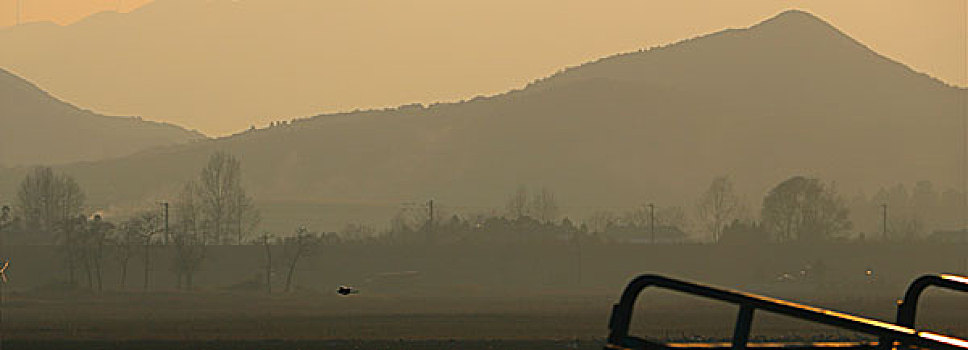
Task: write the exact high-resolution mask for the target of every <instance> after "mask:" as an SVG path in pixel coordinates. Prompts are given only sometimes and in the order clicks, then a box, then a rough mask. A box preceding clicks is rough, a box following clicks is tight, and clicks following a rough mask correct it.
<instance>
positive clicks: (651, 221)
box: [649, 203, 655, 244]
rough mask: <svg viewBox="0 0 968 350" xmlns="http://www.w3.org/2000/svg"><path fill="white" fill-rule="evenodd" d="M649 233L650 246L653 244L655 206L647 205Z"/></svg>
mask: <svg viewBox="0 0 968 350" xmlns="http://www.w3.org/2000/svg"><path fill="white" fill-rule="evenodd" d="M649 231H651V232H652V244H655V204H652V203H649Z"/></svg>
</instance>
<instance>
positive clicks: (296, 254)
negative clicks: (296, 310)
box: [282, 227, 321, 293]
mask: <svg viewBox="0 0 968 350" xmlns="http://www.w3.org/2000/svg"><path fill="white" fill-rule="evenodd" d="M320 243H321V239H320V236H319V235H316V234H313V233H312V232H309V230H307V229H306V228H305V227H300V228H299V229H298V230H297V231H296V234H295V235H294V236H292V237H286V238H284V239H283V240H282V246H283V255H284V257H285V261H286V265H287V266H286V287H285V291H286V292H287V293H288V292H290V291H291V290H292V281H293V276H294V275H295V273H296V265H297V264H298V263H299V261H300V260H302V259H303V258H305V257H307V256H310V255H312V254H314V253H315V252H316V249H317V248H318V246H319V244H320Z"/></svg>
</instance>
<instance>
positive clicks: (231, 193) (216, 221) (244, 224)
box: [197, 151, 258, 244]
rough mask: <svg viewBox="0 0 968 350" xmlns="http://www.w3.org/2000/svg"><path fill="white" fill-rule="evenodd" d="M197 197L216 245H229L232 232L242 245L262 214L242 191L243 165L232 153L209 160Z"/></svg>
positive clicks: (215, 156)
mask: <svg viewBox="0 0 968 350" xmlns="http://www.w3.org/2000/svg"><path fill="white" fill-rule="evenodd" d="M197 196H198V198H199V202H198V204H199V206H200V209H201V214H202V221H201V224H202V225H203V227H204V232H205V233H206V234H208V235H209V237H207V238H208V240H209V241H211V242H213V243H215V244H223V243H227V242H228V241H229V240H231V238H230V234H231V233H234V234H235V236H236V237H234V238H236V239H237V241H238V242H241V241H242V238H243V237H242V236H243V235H244V234H247V233H249V232H250V231H251V230H252V229H253V228H254V227H255V225H256V223H257V222H258V211H256V209H255V208H254V207H253V205H252V200H251V198H249V197H248V195H247V194H246V193H245V190H244V189H243V188H242V166H241V162H240V161H239V160H238V158H235V156H233V155H231V154H228V153H226V152H221V151H220V152H216V153H215V154H213V155H212V156H211V157H210V158H209V160H208V164H207V165H206V166H205V167H204V168H202V172H201V175H200V176H199V180H198V190H197ZM233 231H234V232H233Z"/></svg>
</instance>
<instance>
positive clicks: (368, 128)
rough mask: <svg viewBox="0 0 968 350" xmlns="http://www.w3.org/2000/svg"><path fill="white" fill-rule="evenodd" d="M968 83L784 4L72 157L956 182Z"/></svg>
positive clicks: (122, 162) (261, 179) (635, 179)
mask: <svg viewBox="0 0 968 350" xmlns="http://www.w3.org/2000/svg"><path fill="white" fill-rule="evenodd" d="M966 98H968V93H966V91H965V90H964V89H959V88H954V87H950V86H947V85H945V84H943V83H941V82H939V81H937V80H935V79H932V78H930V77H928V76H925V75H922V74H918V73H916V72H913V71H912V70H910V69H909V68H907V67H905V66H904V65H902V64H899V63H897V62H894V61H891V60H889V59H886V58H884V57H882V56H880V55H878V54H877V53H875V52H872V51H871V50H869V49H868V48H866V47H864V46H863V45H860V44H859V43H857V42H856V41H854V40H853V39H851V38H849V37H847V36H846V35H844V34H843V33H841V32H839V31H838V30H837V29H835V28H834V27H832V26H830V25H829V24H827V23H825V22H824V21H822V20H820V19H818V18H816V17H814V16H812V15H810V14H808V13H804V12H800V11H788V12H784V13H782V14H780V15H778V16H776V17H775V18H772V19H769V20H767V21H765V22H762V23H760V24H757V25H755V26H753V27H750V28H748V29H740V30H727V31H723V32H719V33H715V34H711V35H707V36H703V37H699V38H695V39H690V40H686V41H683V42H681V43H677V44H674V45H669V46H667V47H662V48H655V49H651V50H647V51H642V52H633V53H627V54H621V55H616V56H613V57H608V58H604V59H601V60H599V61H596V62H593V63H588V64H585V65H582V66H580V67H575V68H571V69H567V70H564V71H563V72H561V73H559V74H556V75H554V76H551V77H548V78H546V79H542V80H541V81H538V82H536V83H534V84H532V85H530V86H528V87H527V88H525V89H523V90H519V91H512V92H509V93H506V94H501V95H498V96H493V97H487V98H478V99H474V100H471V101H466V102H462V103H452V104H437V105H432V106H426V107H425V106H419V105H417V106H403V107H400V108H396V109H390V110H381V111H363V112H356V113H346V114H337V115H321V116H317V117H313V118H308V119H303V120H298V121H296V122H293V123H289V124H287V125H283V126H276V127H272V128H269V129H260V130H254V131H249V132H246V133H243V134H239V135H235V136H232V137H226V138H221V139H217V140H213V141H206V142H198V143H192V144H187V145H181V146H177V147H169V148H165V149H157V150H153V151H150V152H144V153H139V154H136V155H132V156H129V157H125V158H121V159H115V160H108V161H102V162H96V163H84V164H75V165H70V166H65V167H63V169H64V170H65V171H68V172H70V173H72V174H75V175H76V176H77V177H78V179H79V181H80V182H81V184H82V185H83V186H85V187H86V188H88V189H89V193H90V195H91V198H92V200H94V201H96V202H100V203H111V202H118V201H137V200H144V199H145V198H159V197H160V198H164V197H170V196H171V194H169V193H168V191H172V190H174V189H175V188H177V186H178V184H179V183H181V182H183V181H185V180H186V179H189V178H190V177H191V176H194V175H195V174H196V172H197V170H198V169H199V168H200V167H201V166H202V164H203V163H204V161H205V159H206V158H207V157H208V155H209V154H210V153H211V152H213V151H214V150H218V149H224V150H229V151H231V152H234V153H236V154H238V155H240V156H241V157H242V159H243V168H244V169H243V170H244V172H245V178H244V180H243V181H244V182H245V183H247V184H248V186H249V187H250V188H251V191H252V192H253V193H254V195H255V196H256V197H257V198H259V199H261V200H298V201H310V202H327V203H340V202H342V203H384V204H387V205H391V206H392V205H397V204H398V203H400V202H402V201H411V200H424V199H429V198H435V199H437V201H438V203H441V205H442V206H446V205H451V206H461V205H465V206H475V205H479V206H495V207H499V206H501V205H502V204H503V200H504V199H505V197H506V196H507V195H508V194H509V193H510V192H511V191H513V189H514V188H515V187H516V186H518V185H520V184H525V185H532V186H546V187H548V188H550V189H552V190H553V191H555V192H556V193H557V194H558V197H559V198H560V200H561V201H562V204H563V205H565V206H566V208H565V209H566V211H569V212H577V211H580V210H584V209H582V208H594V207H596V206H610V207H616V206H631V205H639V204H641V203H643V202H646V201H653V202H655V203H657V205H660V206H662V205H673V204H676V205H687V206H690V207H691V205H692V204H693V201H694V200H695V198H697V197H698V195H699V193H700V192H701V191H702V190H703V189H704V188H705V187H707V186H708V184H709V182H710V181H711V180H712V179H713V177H715V176H718V175H723V174H728V175H730V176H731V177H732V178H733V179H734V180H735V181H736V182H737V185H738V188H739V190H740V191H741V192H742V193H743V194H744V195H746V196H747V198H748V200H749V201H750V204H751V205H752V206H754V208H756V207H757V206H758V203H759V200H760V199H761V198H762V197H761V196H762V195H763V194H764V192H765V191H766V190H768V189H769V188H770V187H771V186H773V185H775V184H777V183H778V182H780V181H782V180H783V179H785V178H787V177H789V176H792V175H795V174H803V175H813V176H820V177H821V178H823V179H827V180H836V181H837V182H838V184H839V185H840V188H841V189H842V191H843V192H845V193H847V194H853V193H854V192H855V191H857V190H860V189H867V190H872V189H874V188H875V187H877V186H881V185H885V184H895V183H898V182H911V181H914V180H918V179H927V180H932V181H935V183H937V184H938V185H939V186H956V185H957V184H960V179H961V160H962V159H961V155H962V142H963V139H964V136H965V135H964V133H963V132H964V128H963V125H962V123H963V121H964V119H965V112H964V109H963V108H964V106H965V101H966V100H965V99H966ZM4 178H6V179H16V178H17V175H16V174H13V175H10V176H0V179H4ZM0 181H3V180H0ZM7 181H12V180H7ZM11 185H12V183H10V184H4V186H6V187H3V188H10V187H11ZM471 210H473V209H471Z"/></svg>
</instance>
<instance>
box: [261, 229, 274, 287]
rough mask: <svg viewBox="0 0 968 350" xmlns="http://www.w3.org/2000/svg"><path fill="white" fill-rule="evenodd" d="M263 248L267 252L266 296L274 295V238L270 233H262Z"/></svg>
mask: <svg viewBox="0 0 968 350" xmlns="http://www.w3.org/2000/svg"><path fill="white" fill-rule="evenodd" d="M262 246H263V247H265V251H266V265H265V270H266V294H272V238H271V237H270V235H269V232H263V233H262Z"/></svg>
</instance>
